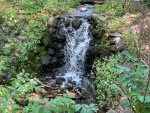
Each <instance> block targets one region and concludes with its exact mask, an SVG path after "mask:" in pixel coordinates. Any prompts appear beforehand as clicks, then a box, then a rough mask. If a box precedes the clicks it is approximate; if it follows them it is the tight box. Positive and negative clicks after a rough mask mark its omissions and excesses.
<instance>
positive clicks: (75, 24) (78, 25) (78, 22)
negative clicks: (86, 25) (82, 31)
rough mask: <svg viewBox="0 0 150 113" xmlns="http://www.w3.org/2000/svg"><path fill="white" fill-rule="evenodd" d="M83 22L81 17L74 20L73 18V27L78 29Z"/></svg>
mask: <svg viewBox="0 0 150 113" xmlns="http://www.w3.org/2000/svg"><path fill="white" fill-rule="evenodd" d="M81 24H82V20H80V19H79V18H75V19H74V20H72V27H73V28H75V29H78V28H79V27H80V25H81Z"/></svg>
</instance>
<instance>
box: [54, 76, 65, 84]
mask: <svg viewBox="0 0 150 113" xmlns="http://www.w3.org/2000/svg"><path fill="white" fill-rule="evenodd" d="M65 81H66V79H65V78H63V77H59V78H56V84H58V85H62V84H63V82H65Z"/></svg>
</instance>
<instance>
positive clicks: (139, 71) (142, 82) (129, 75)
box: [117, 55, 150, 113]
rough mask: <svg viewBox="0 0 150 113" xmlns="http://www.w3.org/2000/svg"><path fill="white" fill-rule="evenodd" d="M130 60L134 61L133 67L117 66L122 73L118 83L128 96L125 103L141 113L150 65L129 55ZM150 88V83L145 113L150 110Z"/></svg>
mask: <svg viewBox="0 0 150 113" xmlns="http://www.w3.org/2000/svg"><path fill="white" fill-rule="evenodd" d="M130 56H131V55H130ZM128 60H129V61H132V67H131V68H128V67H125V66H122V65H118V66H117V71H118V72H119V73H120V77H119V78H118V84H119V85H120V87H121V89H122V91H123V92H125V95H126V96H127V99H126V100H125V101H123V103H124V104H125V105H126V106H128V107H130V108H132V109H134V110H135V111H136V112H137V113H141V111H142V104H143V99H144V92H145V90H144V89H145V87H146V83H147V79H148V72H149V67H148V66H147V65H145V64H143V63H142V62H139V63H137V58H134V57H128ZM149 89H150V85H149V86H148V92H146V93H147V95H146V97H145V103H144V113H149V111H150V91H149Z"/></svg>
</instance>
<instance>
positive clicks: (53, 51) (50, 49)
mask: <svg viewBox="0 0 150 113" xmlns="http://www.w3.org/2000/svg"><path fill="white" fill-rule="evenodd" d="M47 54H49V55H50V56H55V54H56V51H55V50H54V49H53V48H49V49H48V51H47Z"/></svg>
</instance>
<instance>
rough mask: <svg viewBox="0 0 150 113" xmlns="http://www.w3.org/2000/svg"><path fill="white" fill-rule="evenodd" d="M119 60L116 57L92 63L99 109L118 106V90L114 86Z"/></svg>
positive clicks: (118, 57)
mask: <svg viewBox="0 0 150 113" xmlns="http://www.w3.org/2000/svg"><path fill="white" fill-rule="evenodd" d="M120 59H121V57H120V56H119V55H118V56H112V57H110V58H105V59H104V60H103V61H99V60H98V61H95V63H94V66H93V68H94V70H95V71H96V72H95V73H92V76H95V85H96V91H95V94H96V97H97V100H98V102H99V105H100V107H105V108H106V109H110V108H115V106H116V105H118V100H117V99H118V94H119V88H118V87H117V85H116V84H117V82H116V79H117V77H118V72H117V71H116V69H115V67H116V65H117V64H118V63H119V62H120Z"/></svg>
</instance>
